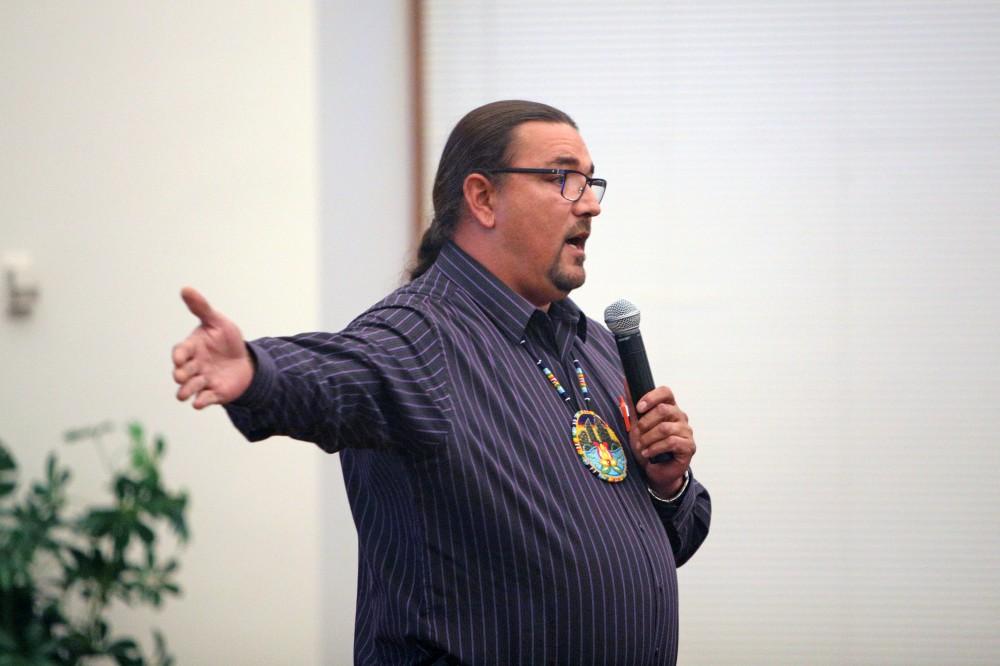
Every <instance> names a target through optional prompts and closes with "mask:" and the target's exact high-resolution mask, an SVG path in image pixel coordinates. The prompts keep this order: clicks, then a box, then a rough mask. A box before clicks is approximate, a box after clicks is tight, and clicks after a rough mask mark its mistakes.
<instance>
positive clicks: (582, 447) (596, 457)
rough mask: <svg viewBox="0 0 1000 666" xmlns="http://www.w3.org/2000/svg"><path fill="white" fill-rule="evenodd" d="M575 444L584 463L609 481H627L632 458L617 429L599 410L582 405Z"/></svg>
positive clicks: (575, 424)
mask: <svg viewBox="0 0 1000 666" xmlns="http://www.w3.org/2000/svg"><path fill="white" fill-rule="evenodd" d="M572 433H573V446H574V447H576V452H577V453H578V454H579V455H580V459H581V460H582V461H583V464H584V465H586V466H587V467H588V468H589V469H590V471H591V472H593V473H594V474H596V475H597V476H598V477H600V478H601V479H603V480H604V481H607V482H609V483H617V482H619V481H623V480H624V479H625V476H626V475H627V474H628V458H626V457H625V449H623V448H622V445H621V442H619V441H618V436H617V435H615V431H614V430H612V429H611V427H610V426H608V424H607V423H605V422H604V419H602V418H601V417H600V416H599V415H598V414H597V413H596V412H592V411H590V410H589V409H581V410H580V411H578V412H577V413H576V414H574V415H573V428H572Z"/></svg>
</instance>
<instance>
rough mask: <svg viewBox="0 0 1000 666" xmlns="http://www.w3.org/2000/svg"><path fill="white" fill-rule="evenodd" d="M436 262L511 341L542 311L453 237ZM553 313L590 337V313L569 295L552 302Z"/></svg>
mask: <svg viewBox="0 0 1000 666" xmlns="http://www.w3.org/2000/svg"><path fill="white" fill-rule="evenodd" d="M434 265H435V266H436V267H437V268H438V270H440V271H441V272H442V273H444V275H445V276H447V277H448V278H449V279H450V280H452V281H453V282H455V283H456V284H458V285H459V286H460V287H462V288H463V289H464V290H465V291H467V292H468V293H469V295H470V296H471V297H472V299H473V300H474V301H476V303H477V304H478V305H479V306H480V307H481V308H482V309H483V311H484V312H485V313H486V315H487V316H488V317H489V318H490V319H492V320H493V323H494V324H496V326H497V328H498V329H500V331H501V332H502V333H503V334H504V335H505V336H507V338H508V339H510V341H511V342H514V343H517V342H520V341H521V339H522V338H523V337H524V335H525V331H526V329H527V327H528V323H529V322H530V321H531V317H532V315H534V314H535V312H541V311H540V310H538V309H537V308H535V306H534V305H532V304H531V303H529V302H528V301H527V300H526V299H525V298H524V297H523V296H521V295H520V294H516V293H514V291H512V290H511V288H510V287H508V286H507V285H506V284H504V283H503V282H502V281H501V280H500V278H498V277H497V276H495V275H493V273H490V272H489V271H488V270H486V268H485V267H484V266H483V265H482V264H480V263H479V262H478V261H476V260H475V259H473V258H472V257H470V256H469V255H468V254H466V253H465V251H463V250H462V249H461V248H460V247H458V246H457V245H455V244H454V243H453V242H451V241H448V242H446V243H445V245H444V247H442V248H441V253H440V254H439V255H438V258H437V261H436V262H435V264H434ZM549 317H551V318H552V319H560V320H563V321H567V322H568V323H570V324H574V325H576V334H577V337H579V338H580V339H581V340H582V341H583V342H586V341H587V317H586V316H584V314H583V312H582V311H581V310H580V308H579V307H577V305H576V303H574V302H573V301H572V300H570V299H569V298H564V299H562V300H561V301H555V302H554V303H552V304H551V305H550V306H549Z"/></svg>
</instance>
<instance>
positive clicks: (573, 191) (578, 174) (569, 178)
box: [476, 167, 608, 203]
mask: <svg viewBox="0 0 1000 666" xmlns="http://www.w3.org/2000/svg"><path fill="white" fill-rule="evenodd" d="M476 171H478V172H480V173H540V174H549V175H552V176H559V187H560V193H561V194H562V196H563V199H566V200H568V201H579V200H580V197H582V196H583V190H584V189H586V187H587V186H588V185H589V186H590V189H592V190H593V191H594V196H595V197H596V198H597V203H601V199H603V198H604V191H605V190H606V189H608V181H606V180H604V179H603V178H591V177H590V176H588V175H587V174H585V173H583V172H582V171H575V170H573V169H526V168H521V167H508V168H506V169H476Z"/></svg>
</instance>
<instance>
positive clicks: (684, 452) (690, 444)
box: [642, 436, 695, 460]
mask: <svg viewBox="0 0 1000 666" xmlns="http://www.w3.org/2000/svg"><path fill="white" fill-rule="evenodd" d="M694 452H695V443H694V440H693V439H688V438H687V437H678V436H673V437H668V438H667V439H661V440H660V441H658V442H657V443H656V444H653V445H652V446H647V447H646V448H644V449H643V450H642V455H643V457H644V458H646V459H647V460H648V459H650V458H655V457H656V456H658V455H660V454H661V453H673V454H674V456H675V457H676V456H682V457H685V458H690V457H691V456H693V455H694Z"/></svg>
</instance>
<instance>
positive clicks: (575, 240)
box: [566, 232, 590, 250]
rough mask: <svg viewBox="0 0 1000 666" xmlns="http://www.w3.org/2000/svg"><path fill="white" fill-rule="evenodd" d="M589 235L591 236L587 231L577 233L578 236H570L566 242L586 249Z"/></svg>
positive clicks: (580, 248)
mask: <svg viewBox="0 0 1000 666" xmlns="http://www.w3.org/2000/svg"><path fill="white" fill-rule="evenodd" d="M588 236H590V234H588V233H586V232H584V233H581V234H577V235H576V236H570V237H569V238H567V239H566V244H567V245H572V246H573V247H575V248H577V249H579V250H582V249H584V246H585V245H586V244H587V237H588Z"/></svg>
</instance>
